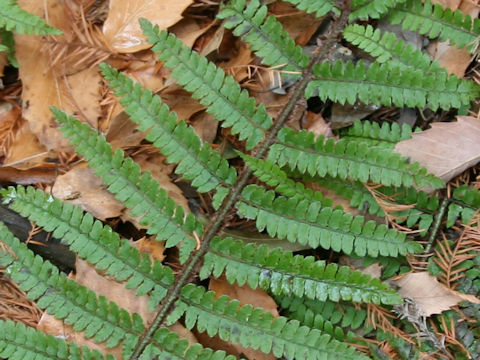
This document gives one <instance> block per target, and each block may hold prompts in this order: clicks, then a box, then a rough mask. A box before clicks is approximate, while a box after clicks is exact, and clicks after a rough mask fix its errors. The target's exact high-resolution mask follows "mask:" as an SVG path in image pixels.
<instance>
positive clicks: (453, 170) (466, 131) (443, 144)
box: [395, 116, 480, 181]
mask: <svg viewBox="0 0 480 360" xmlns="http://www.w3.org/2000/svg"><path fill="white" fill-rule="evenodd" d="M395 151H396V152H397V153H399V154H402V155H403V156H407V157H409V158H410V159H411V161H412V162H414V161H418V162H419V163H420V164H421V165H422V166H425V167H426V168H427V169H428V171H429V172H431V173H432V174H434V175H436V176H438V177H440V178H442V179H443V180H445V181H449V180H451V179H452V178H453V177H455V176H457V175H458V174H461V173H462V172H463V171H465V170H466V169H468V168H470V167H472V166H474V165H475V164H477V163H478V162H479V161H480V120H479V119H477V118H474V117H471V116H457V121H456V122H450V123H444V122H437V123H433V124H432V127H431V128H430V129H428V130H425V131H423V132H420V133H414V134H412V138H411V139H408V140H404V141H400V142H399V143H397V145H396V146H395Z"/></svg>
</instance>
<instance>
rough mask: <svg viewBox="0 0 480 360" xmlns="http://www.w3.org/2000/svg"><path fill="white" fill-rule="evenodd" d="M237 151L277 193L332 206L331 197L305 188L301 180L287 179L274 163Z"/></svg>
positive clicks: (259, 177) (254, 172)
mask: <svg viewBox="0 0 480 360" xmlns="http://www.w3.org/2000/svg"><path fill="white" fill-rule="evenodd" d="M237 153H238V154H239V155H240V157H241V158H242V159H243V160H244V161H245V164H247V166H248V167H249V168H250V169H252V170H253V174H254V175H255V176H256V177H257V178H258V179H259V180H261V181H263V182H264V183H265V184H267V185H268V186H271V187H274V188H275V191H276V192H277V193H279V194H282V195H285V196H287V197H297V198H299V199H306V200H312V201H320V202H321V203H322V206H332V200H331V199H328V198H324V197H323V195H322V193H321V192H319V191H313V190H312V189H308V188H306V187H305V185H304V184H302V183H301V182H298V181H294V180H292V179H289V178H288V176H287V173H286V172H285V171H283V170H282V169H281V168H280V167H279V166H277V165H276V164H274V163H272V162H270V161H268V160H262V159H257V158H254V157H253V156H250V155H247V154H243V153H241V152H237Z"/></svg>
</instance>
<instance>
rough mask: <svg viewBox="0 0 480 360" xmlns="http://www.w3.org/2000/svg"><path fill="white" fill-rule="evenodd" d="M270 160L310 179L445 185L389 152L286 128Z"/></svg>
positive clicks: (271, 150)
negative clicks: (305, 174) (323, 178)
mask: <svg viewBox="0 0 480 360" xmlns="http://www.w3.org/2000/svg"><path fill="white" fill-rule="evenodd" d="M268 160H270V161H272V162H275V163H276V164H278V165H279V166H281V167H283V166H285V165H287V166H288V167H289V168H290V169H291V170H298V171H300V173H308V174H309V175H311V176H320V177H323V176H325V175H330V176H332V177H338V178H340V179H347V178H349V179H350V180H359V181H361V182H364V183H366V182H369V181H370V182H374V183H377V184H383V185H387V186H390V185H393V186H402V185H403V186H412V185H414V184H416V185H418V186H430V187H432V188H434V189H436V188H441V187H443V186H444V185H445V184H444V182H443V181H442V180H441V179H439V178H437V177H435V176H434V175H431V174H427V170H426V169H425V168H421V167H420V164H418V163H414V164H409V162H408V159H407V158H405V157H402V156H400V155H399V154H397V153H392V152H391V151H390V150H388V149H382V148H379V147H369V146H368V145H367V144H365V143H361V142H360V143H359V142H352V141H345V140H342V139H340V140H339V141H338V142H335V140H334V139H328V140H325V138H324V137H323V136H320V137H319V138H318V139H316V140H315V137H314V134H313V133H310V132H307V131H295V130H292V129H289V128H283V129H282V130H280V132H279V133H278V141H277V143H275V144H274V145H272V146H271V148H270V152H269V154H268Z"/></svg>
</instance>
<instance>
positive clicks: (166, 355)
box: [139, 327, 236, 360]
mask: <svg viewBox="0 0 480 360" xmlns="http://www.w3.org/2000/svg"><path fill="white" fill-rule="evenodd" d="M153 342H154V343H153V344H149V345H148V346H147V347H146V348H145V351H144V352H143V353H142V355H141V356H140V357H139V360H151V359H155V360H177V359H178V360H235V359H236V357H235V356H233V355H227V354H226V353H225V351H213V350H212V349H205V348H203V347H202V346H201V345H200V344H194V345H191V346H189V344H188V341H187V340H186V339H181V338H180V337H179V336H178V335H177V334H176V333H174V332H172V331H170V330H168V329H167V328H164V327H161V328H159V329H158V330H157V331H156V332H155V334H154V335H153ZM160 344H161V345H160Z"/></svg>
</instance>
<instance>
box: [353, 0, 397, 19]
mask: <svg viewBox="0 0 480 360" xmlns="http://www.w3.org/2000/svg"><path fill="white" fill-rule="evenodd" d="M405 1H406V0H353V1H352V4H351V7H352V13H351V14H350V17H349V19H350V21H353V20H357V19H360V20H365V19H367V18H369V17H370V18H372V19H378V18H380V17H382V16H383V15H384V14H385V13H387V12H388V11H389V10H390V9H391V8H393V7H395V6H397V5H398V4H402V3H404V2H405Z"/></svg>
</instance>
